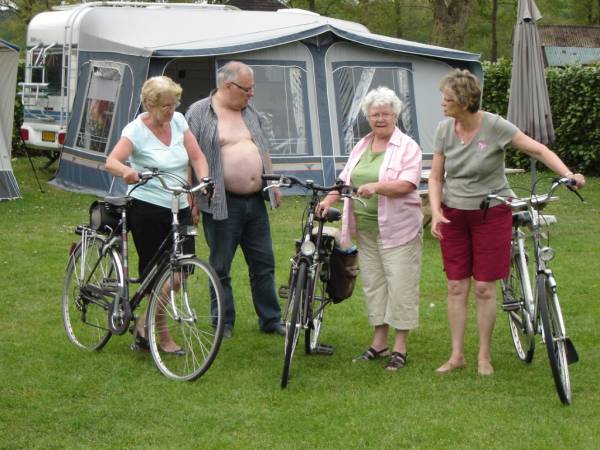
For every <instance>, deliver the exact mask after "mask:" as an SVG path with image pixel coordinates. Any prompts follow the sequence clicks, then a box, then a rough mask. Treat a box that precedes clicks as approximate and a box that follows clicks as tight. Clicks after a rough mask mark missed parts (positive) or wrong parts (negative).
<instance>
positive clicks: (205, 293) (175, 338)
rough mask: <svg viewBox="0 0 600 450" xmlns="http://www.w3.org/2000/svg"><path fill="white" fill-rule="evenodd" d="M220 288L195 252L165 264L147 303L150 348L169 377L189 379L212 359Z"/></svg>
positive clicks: (218, 333)
mask: <svg viewBox="0 0 600 450" xmlns="http://www.w3.org/2000/svg"><path fill="white" fill-rule="evenodd" d="M223 301H224V300H223V288H222V286H221V282H220V281H219V277H218V276H217V274H216V273H215V271H214V270H213V268H212V267H211V266H210V265H208V264H207V263H206V262H204V261H201V260H199V259H197V258H187V259H183V260H181V261H178V262H177V263H175V264H173V265H171V266H169V267H167V268H166V269H165V271H164V272H163V273H162V274H161V275H160V276H159V278H158V281H157V282H156V284H155V285H154V289H153V291H152V295H151V299H150V304H149V306H148V319H147V320H148V340H149V343H150V353H151V354H152V359H153V360H154V363H155V364H156V367H157V368H158V370H159V371H160V372H161V373H162V374H163V375H165V376H166V377H167V378H170V379H172V380H177V381H193V380H195V379H197V378H198V377H200V376H201V375H202V374H204V373H205V372H206V371H207V370H208V369H209V368H210V366H211V364H212V363H213V361H214V359H215V357H216V356H217V353H218V352H219V348H220V346H221V340H222V338H223V320H224V319H223V314H224V304H223Z"/></svg>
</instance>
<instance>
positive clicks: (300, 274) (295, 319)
mask: <svg viewBox="0 0 600 450" xmlns="http://www.w3.org/2000/svg"><path fill="white" fill-rule="evenodd" d="M306 269H307V265H306V261H300V264H299V265H298V271H297V272H296V275H295V276H294V277H292V282H291V283H290V287H289V291H288V292H289V295H290V296H289V300H288V303H287V312H286V315H285V317H286V319H285V351H284V358H283V371H282V373H281V388H282V389H285V388H286V387H287V385H288V381H289V377H290V368H291V366H292V358H293V357H294V351H295V350H296V344H297V342H298V336H299V334H300V328H301V327H302V318H301V314H300V308H301V305H302V303H303V302H304V296H305V293H306Z"/></svg>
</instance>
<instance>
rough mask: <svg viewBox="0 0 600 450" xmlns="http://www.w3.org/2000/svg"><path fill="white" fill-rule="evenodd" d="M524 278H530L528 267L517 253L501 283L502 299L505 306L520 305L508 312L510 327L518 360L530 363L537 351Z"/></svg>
mask: <svg viewBox="0 0 600 450" xmlns="http://www.w3.org/2000/svg"><path fill="white" fill-rule="evenodd" d="M523 274H525V275H523ZM524 276H527V277H528V276H529V274H528V272H527V265H525V267H523V263H522V260H521V256H520V254H518V253H516V254H514V255H513V257H512V259H511V266H510V272H509V274H508V277H506V278H505V279H504V280H502V282H501V284H502V297H503V304H505V305H506V304H515V303H517V304H518V309H511V310H508V311H506V313H507V315H508V327H509V330H510V336H511V338H512V341H513V346H514V348H515V352H516V354H517V358H519V359H520V360H521V361H523V362H525V363H530V362H531V361H532V360H533V354H534V351H535V336H534V335H535V329H534V326H533V321H532V320H531V315H530V314H529V311H528V310H527V306H526V304H525V302H526V299H525V288H524V279H523V278H524Z"/></svg>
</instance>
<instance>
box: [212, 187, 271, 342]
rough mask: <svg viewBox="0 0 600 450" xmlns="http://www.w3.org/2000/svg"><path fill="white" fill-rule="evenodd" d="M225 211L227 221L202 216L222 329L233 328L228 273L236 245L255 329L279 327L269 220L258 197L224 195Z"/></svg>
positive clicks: (268, 329)
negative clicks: (220, 299) (221, 303)
mask: <svg viewBox="0 0 600 450" xmlns="http://www.w3.org/2000/svg"><path fill="white" fill-rule="evenodd" d="M227 211H228V218H227V219H225V220H213V218H212V215H210V214H208V213H204V212H203V213H202V225H203V227H204V236H205V237H206V242H207V243H208V246H209V248H210V257H209V261H210V264H211V265H212V266H213V268H214V269H215V271H216V272H217V275H218V276H219V279H220V280H221V284H222V285H223V291H224V293H225V328H229V329H233V326H234V324H235V307H234V303H233V291H232V289H231V277H230V271H231V263H232V261H233V257H234V256H235V252H236V250H237V247H238V245H239V246H240V247H241V248H242V252H243V253H244V258H245V259H246V264H247V265H248V275H249V276H250V287H251V289H252V300H253V302H254V309H255V310H256V314H257V315H258V326H259V328H260V329H261V330H262V331H266V332H270V331H272V330H273V328H274V327H275V326H276V325H277V324H278V323H279V321H280V319H281V310H280V307H279V302H278V299H277V294H276V291H275V258H274V256H273V244H272V241H271V229H270V226H269V216H268V214H267V209H266V207H265V202H264V200H263V198H262V194H261V193H260V192H258V193H257V194H254V195H249V196H241V195H235V194H230V193H227ZM213 306H214V305H213ZM215 313H216V311H215V310H214V309H213V314H215Z"/></svg>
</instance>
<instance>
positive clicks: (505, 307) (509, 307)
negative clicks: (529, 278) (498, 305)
mask: <svg viewBox="0 0 600 450" xmlns="http://www.w3.org/2000/svg"><path fill="white" fill-rule="evenodd" d="M519 309H521V304H520V303H519V302H504V303H502V311H507V312H508V311H518V310H519Z"/></svg>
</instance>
